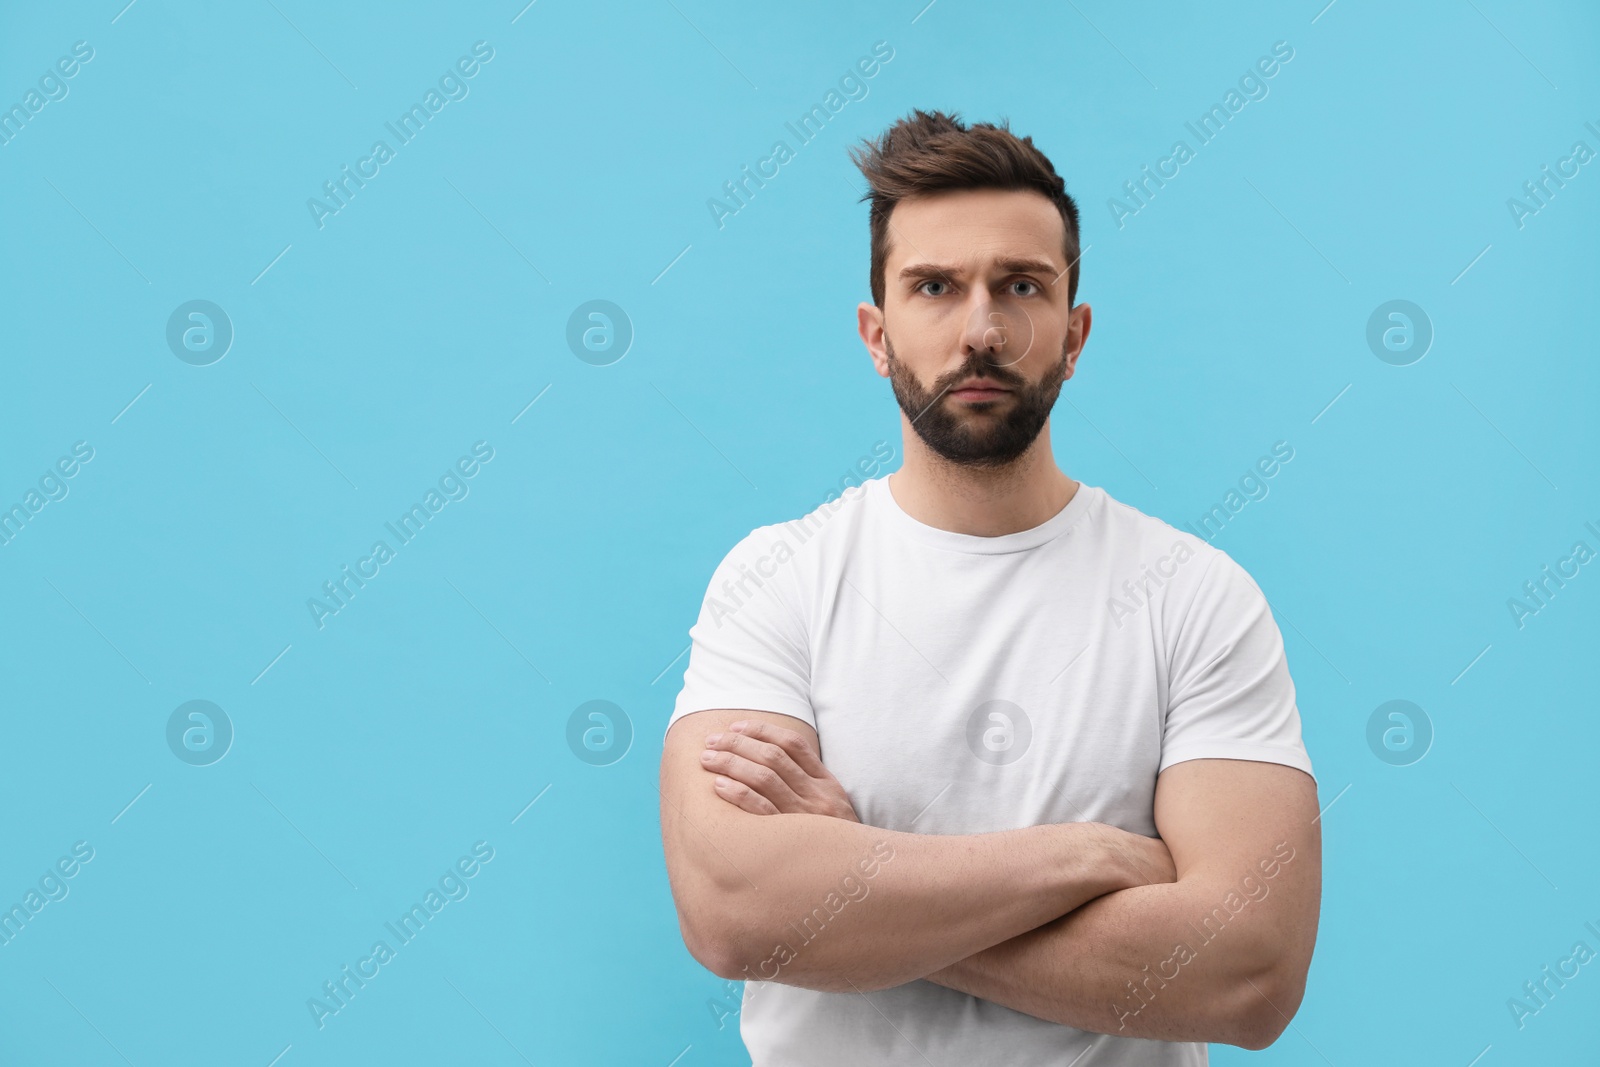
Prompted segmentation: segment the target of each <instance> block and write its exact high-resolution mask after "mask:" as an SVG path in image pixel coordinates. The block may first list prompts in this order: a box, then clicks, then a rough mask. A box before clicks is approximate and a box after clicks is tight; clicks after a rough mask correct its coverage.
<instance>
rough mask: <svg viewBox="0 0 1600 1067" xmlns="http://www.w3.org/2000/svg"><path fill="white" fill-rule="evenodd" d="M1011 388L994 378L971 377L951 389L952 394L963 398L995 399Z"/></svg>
mask: <svg viewBox="0 0 1600 1067" xmlns="http://www.w3.org/2000/svg"><path fill="white" fill-rule="evenodd" d="M1010 391H1011V390H1009V389H1007V388H1006V387H1005V386H1003V385H1000V384H998V383H996V382H994V381H993V380H990V379H986V378H977V379H969V380H968V381H966V382H963V383H962V384H961V385H958V386H957V387H956V388H954V389H952V390H950V394H951V395H952V396H958V397H960V398H961V399H963V400H995V399H998V398H999V397H1002V396H1004V395H1006V394H1007V393H1009V392H1010Z"/></svg>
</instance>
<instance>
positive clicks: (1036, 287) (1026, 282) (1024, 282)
mask: <svg viewBox="0 0 1600 1067" xmlns="http://www.w3.org/2000/svg"><path fill="white" fill-rule="evenodd" d="M1011 284H1012V285H1026V286H1028V287H1030V288H1031V289H1032V290H1033V292H1038V290H1039V286H1038V285H1037V284H1035V283H1034V282H1030V281H1017V282H1012V283H1011ZM1017 295H1018V296H1031V295H1032V293H1018V294H1017Z"/></svg>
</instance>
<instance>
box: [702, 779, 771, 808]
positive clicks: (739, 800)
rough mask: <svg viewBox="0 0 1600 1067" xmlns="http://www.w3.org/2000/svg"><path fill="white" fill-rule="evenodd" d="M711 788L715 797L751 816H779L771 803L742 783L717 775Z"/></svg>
mask: <svg viewBox="0 0 1600 1067" xmlns="http://www.w3.org/2000/svg"><path fill="white" fill-rule="evenodd" d="M711 787H712V789H713V790H715V792H716V794H717V796H719V797H721V798H722V799H723V800H726V801H727V802H728V803H729V804H732V805H734V806H735V807H737V808H742V809H743V810H745V811H748V812H749V813H750V814H751V815H777V814H779V812H778V809H777V806H776V805H774V804H773V803H772V801H770V800H768V799H767V798H766V797H764V796H762V795H761V794H760V793H757V792H756V791H755V790H753V789H751V788H750V787H749V786H747V785H745V784H744V783H742V782H736V781H734V780H733V779H732V778H724V777H723V776H722V775H720V774H719V775H717V777H716V779H715V780H714V781H713V782H712V783H711Z"/></svg>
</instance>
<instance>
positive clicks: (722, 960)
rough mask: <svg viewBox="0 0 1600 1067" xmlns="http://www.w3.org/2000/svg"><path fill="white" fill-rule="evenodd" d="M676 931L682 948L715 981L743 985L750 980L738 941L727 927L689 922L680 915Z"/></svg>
mask: <svg viewBox="0 0 1600 1067" xmlns="http://www.w3.org/2000/svg"><path fill="white" fill-rule="evenodd" d="M678 928H679V929H680V930H681V931H682V933H683V945H684V947H685V948H687V949H688V950H689V955H691V956H693V957H694V958H695V961H696V962H697V963H699V964H700V966H702V967H704V968H705V969H706V970H708V971H710V972H711V973H712V974H714V975H716V976H717V977H718V978H728V979H733V980H738V981H743V980H747V979H749V978H750V977H751V975H750V973H749V972H750V968H749V967H748V966H747V963H746V961H745V959H744V952H743V950H742V948H741V946H740V944H739V939H738V938H737V937H735V936H733V935H734V931H732V930H731V929H730V928H729V926H728V924H727V923H724V922H716V921H711V922H707V921H705V920H704V919H702V920H701V921H698V922H696V921H692V920H691V919H690V918H689V917H688V916H686V915H684V914H683V913H682V912H681V911H680V912H679V914H678Z"/></svg>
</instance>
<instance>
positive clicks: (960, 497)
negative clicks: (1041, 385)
mask: <svg viewBox="0 0 1600 1067" xmlns="http://www.w3.org/2000/svg"><path fill="white" fill-rule="evenodd" d="M900 424H901V437H902V439H903V441H904V454H905V463H904V464H902V465H901V467H900V469H899V470H897V471H895V472H894V474H892V475H890V477H889V489H890V492H892V493H893V494H894V499H895V503H897V504H899V505H900V509H901V510H902V511H904V512H905V513H906V514H907V515H910V516H911V517H912V518H913V519H916V520H917V521H918V522H921V523H925V524H927V525H929V526H932V527H935V528H936V529H940V530H949V531H950V532H952V533H960V534H971V535H973V536H975V537H999V536H1001V535H1003V534H1010V533H1018V532H1020V531H1022V530H1031V529H1033V528H1034V527H1035V526H1039V525H1041V524H1043V523H1044V522H1047V521H1048V520H1049V519H1051V518H1053V517H1054V516H1055V515H1056V514H1057V513H1059V512H1060V511H1061V509H1062V508H1064V507H1066V506H1067V504H1068V503H1069V502H1071V500H1072V498H1073V496H1074V495H1075V494H1076V493H1077V491H1078V483H1077V482H1075V481H1073V480H1072V479H1071V478H1069V477H1068V476H1067V475H1066V474H1065V472H1063V471H1062V470H1061V468H1060V467H1058V466H1057V465H1056V461H1055V455H1054V453H1053V452H1052V451H1051V449H1050V424H1049V423H1048V422H1046V423H1045V426H1044V429H1042V430H1040V431H1039V436H1038V438H1037V439H1036V440H1035V441H1034V442H1033V444H1032V445H1030V446H1029V447H1028V450H1027V451H1026V452H1024V453H1023V454H1022V455H1020V456H1018V457H1017V458H1016V459H1015V460H1013V461H1011V462H1010V463H1008V464H1006V465H1005V466H1003V467H974V466H969V465H967V464H962V463H952V462H951V461H950V460H947V459H945V458H944V457H943V456H941V455H939V454H938V453H937V452H934V451H933V450H932V449H930V448H929V447H928V446H927V445H926V444H925V443H924V442H923V440H922V438H921V437H919V436H917V432H916V430H915V429H914V428H913V427H912V426H911V423H910V420H908V419H907V418H906V417H905V415H904V414H903V413H902V414H901V417H900Z"/></svg>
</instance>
